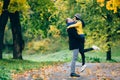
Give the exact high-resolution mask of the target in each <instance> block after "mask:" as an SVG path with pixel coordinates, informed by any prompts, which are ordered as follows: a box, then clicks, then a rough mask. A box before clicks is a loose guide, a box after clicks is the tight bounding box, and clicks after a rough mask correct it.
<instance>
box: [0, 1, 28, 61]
mask: <svg viewBox="0 0 120 80" xmlns="http://www.w3.org/2000/svg"><path fill="white" fill-rule="evenodd" d="M0 3H1V5H0V12H1V15H0V39H1V40H0V59H2V49H3V38H4V30H5V26H6V24H7V21H8V18H9V17H10V22H11V28H12V34H13V47H14V49H13V58H14V59H22V50H23V48H24V40H23V38H22V33H21V24H20V18H19V12H20V11H21V10H24V9H26V0H22V1H21V0H4V1H3V0H0ZM24 4H25V5H24ZM27 8H28V7H27Z"/></svg>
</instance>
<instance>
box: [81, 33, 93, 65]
mask: <svg viewBox="0 0 120 80" xmlns="http://www.w3.org/2000/svg"><path fill="white" fill-rule="evenodd" d="M84 44H85V36H84V35H82V36H80V47H79V52H80V54H81V57H82V65H84V64H85V54H84V53H85V52H88V51H91V50H93V48H87V49H84Z"/></svg>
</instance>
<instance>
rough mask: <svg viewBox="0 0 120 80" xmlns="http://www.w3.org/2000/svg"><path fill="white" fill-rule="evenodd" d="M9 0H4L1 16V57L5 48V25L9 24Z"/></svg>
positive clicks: (0, 57)
mask: <svg viewBox="0 0 120 80" xmlns="http://www.w3.org/2000/svg"><path fill="white" fill-rule="evenodd" d="M9 2H10V1H9V0H4V3H3V11H2V14H1V16H0V59H2V49H3V39H4V30H5V25H6V24H7V21H8V11H7V8H8V5H9Z"/></svg>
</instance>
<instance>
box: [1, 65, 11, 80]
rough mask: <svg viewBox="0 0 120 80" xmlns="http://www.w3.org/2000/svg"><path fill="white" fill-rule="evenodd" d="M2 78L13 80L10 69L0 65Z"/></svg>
mask: <svg viewBox="0 0 120 80" xmlns="http://www.w3.org/2000/svg"><path fill="white" fill-rule="evenodd" d="M0 80H12V78H11V72H10V70H8V69H6V68H4V67H0Z"/></svg>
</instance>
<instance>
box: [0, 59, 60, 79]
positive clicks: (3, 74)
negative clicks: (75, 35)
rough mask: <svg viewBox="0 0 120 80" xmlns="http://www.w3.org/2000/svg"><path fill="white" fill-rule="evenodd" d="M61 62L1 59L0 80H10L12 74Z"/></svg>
mask: <svg viewBox="0 0 120 80" xmlns="http://www.w3.org/2000/svg"><path fill="white" fill-rule="evenodd" d="M61 63H62V62H54V61H52V62H51V61H47V62H34V61H28V60H14V59H3V60H0V80H11V74H12V73H22V72H24V71H26V70H30V69H39V68H41V67H43V66H48V65H56V64H61Z"/></svg>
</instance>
